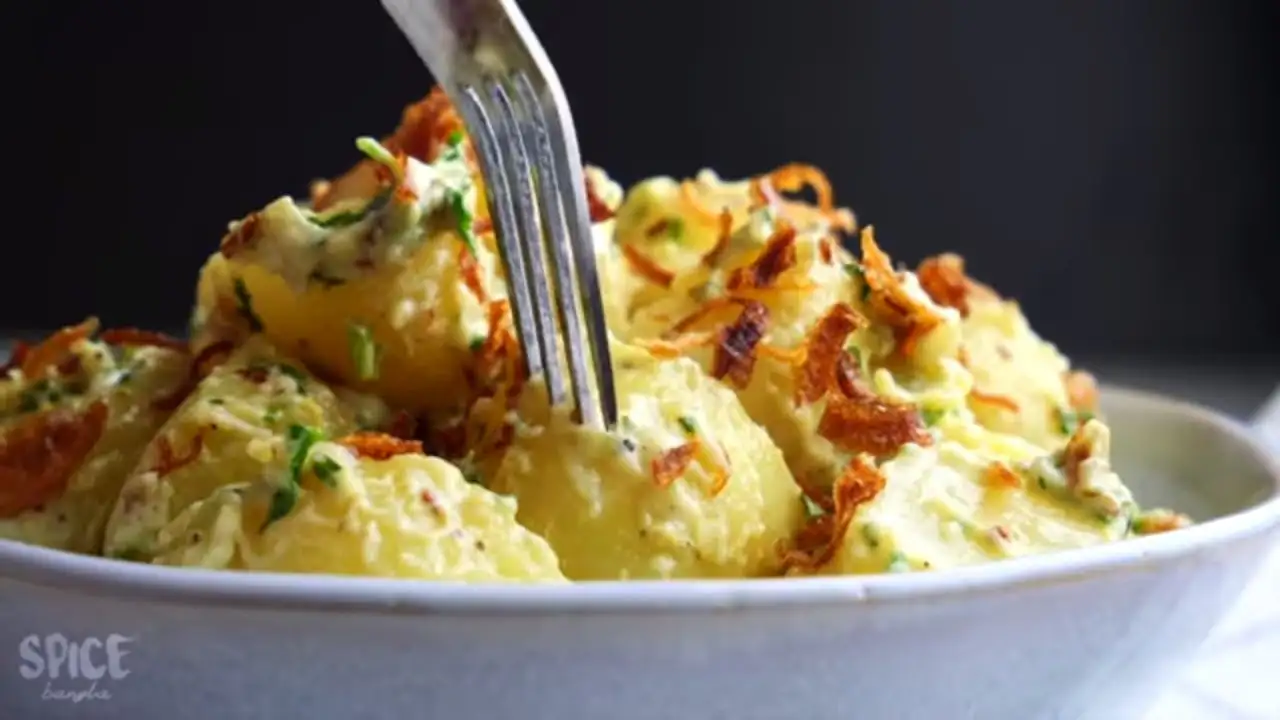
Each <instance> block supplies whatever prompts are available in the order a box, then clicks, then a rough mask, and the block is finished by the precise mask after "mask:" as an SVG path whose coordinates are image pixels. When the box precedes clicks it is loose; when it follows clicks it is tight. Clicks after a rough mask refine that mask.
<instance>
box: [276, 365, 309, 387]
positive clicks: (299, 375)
mask: <svg viewBox="0 0 1280 720" xmlns="http://www.w3.org/2000/svg"><path fill="white" fill-rule="evenodd" d="M279 368H280V373H281V374H282V375H288V376H289V377H291V378H293V381H294V382H296V383H298V389H299V390H302V389H305V388H306V382H307V374H306V373H304V372H302V371H301V370H299V369H298V368H296V367H294V366H292V365H290V364H288V363H280V365H279Z"/></svg>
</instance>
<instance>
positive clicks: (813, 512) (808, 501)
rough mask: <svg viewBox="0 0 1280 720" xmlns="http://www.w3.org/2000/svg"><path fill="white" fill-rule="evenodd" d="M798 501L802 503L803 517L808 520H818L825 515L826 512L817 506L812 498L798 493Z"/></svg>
mask: <svg viewBox="0 0 1280 720" xmlns="http://www.w3.org/2000/svg"><path fill="white" fill-rule="evenodd" d="M800 501H801V502H803V503H804V515H805V517H807V518H809V519H810V520H812V519H814V518H820V517H822V516H823V515H826V514H827V511H826V510H824V509H823V508H822V506H821V505H819V504H818V503H817V502H815V501H814V499H813V498H811V497H809V496H808V495H805V494H804V493H800Z"/></svg>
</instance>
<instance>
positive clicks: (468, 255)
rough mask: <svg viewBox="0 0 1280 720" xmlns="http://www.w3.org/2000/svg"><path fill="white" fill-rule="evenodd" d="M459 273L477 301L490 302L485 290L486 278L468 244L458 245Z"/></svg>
mask: <svg viewBox="0 0 1280 720" xmlns="http://www.w3.org/2000/svg"><path fill="white" fill-rule="evenodd" d="M458 272H459V273H460V274H461V275H462V283H463V284H464V285H466V286H467V289H468V290H470V291H471V294H472V295H474V296H475V298H476V300H479V301H480V302H482V303H485V302H489V292H488V291H487V290H485V287H484V278H483V277H481V274H480V262H479V261H478V260H476V256H475V253H473V252H471V249H470V248H468V247H467V245H466V243H463V242H459V243H458Z"/></svg>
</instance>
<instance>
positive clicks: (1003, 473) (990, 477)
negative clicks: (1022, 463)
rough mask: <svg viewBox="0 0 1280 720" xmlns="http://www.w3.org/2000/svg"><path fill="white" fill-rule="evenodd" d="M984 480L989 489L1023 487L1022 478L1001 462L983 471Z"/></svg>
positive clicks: (996, 462) (994, 463)
mask: <svg viewBox="0 0 1280 720" xmlns="http://www.w3.org/2000/svg"><path fill="white" fill-rule="evenodd" d="M982 480H983V482H985V483H986V485H987V487H992V488H1013V489H1017V488H1020V487H1022V478H1021V477H1019V476H1018V474H1017V473H1015V472H1014V471H1013V470H1012V469H1010V468H1009V466H1008V465H1005V464H1004V463H1002V462H1000V461H998V460H997V461H995V462H993V463H991V464H990V465H988V466H987V467H986V469H985V470H983V471H982Z"/></svg>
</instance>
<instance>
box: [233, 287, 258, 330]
mask: <svg viewBox="0 0 1280 720" xmlns="http://www.w3.org/2000/svg"><path fill="white" fill-rule="evenodd" d="M233 285H234V288H233V289H234V290H235V294H236V312H237V313H239V314H240V317H242V318H244V319H245V322H248V323H249V330H250V331H252V332H262V318H260V317H258V313H256V312H254V310H253V296H252V295H250V294H249V288H248V287H247V286H246V285H245V284H244V278H239V277H237V278H236V279H235V282H234V283H233Z"/></svg>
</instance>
